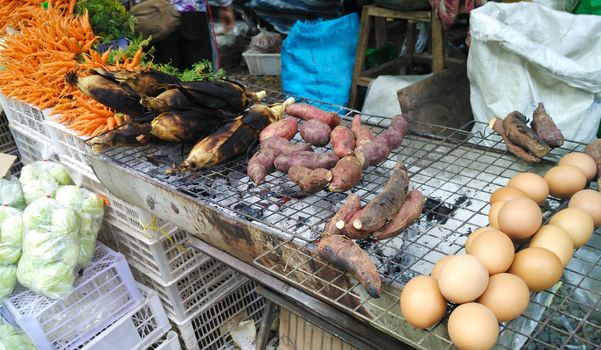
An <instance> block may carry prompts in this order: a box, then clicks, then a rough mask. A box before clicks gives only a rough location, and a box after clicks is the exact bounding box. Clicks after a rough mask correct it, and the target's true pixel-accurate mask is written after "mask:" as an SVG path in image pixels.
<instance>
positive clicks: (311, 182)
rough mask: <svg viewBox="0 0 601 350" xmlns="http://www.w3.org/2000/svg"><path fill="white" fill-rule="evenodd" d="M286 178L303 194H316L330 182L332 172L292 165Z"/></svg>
mask: <svg viewBox="0 0 601 350" xmlns="http://www.w3.org/2000/svg"><path fill="white" fill-rule="evenodd" d="M288 178H290V180H291V181H292V182H294V183H295V184H296V185H297V186H298V187H299V188H300V189H301V191H303V192H305V193H316V192H319V191H321V190H323V189H324V188H325V187H326V186H327V185H328V184H329V183H330V181H331V180H332V172H331V171H329V170H328V169H323V168H317V169H309V168H305V167H304V166H301V165H293V166H292V167H290V170H288Z"/></svg>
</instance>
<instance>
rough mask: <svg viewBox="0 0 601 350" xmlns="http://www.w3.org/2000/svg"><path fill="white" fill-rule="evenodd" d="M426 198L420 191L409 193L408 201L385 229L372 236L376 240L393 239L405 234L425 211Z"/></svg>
mask: <svg viewBox="0 0 601 350" xmlns="http://www.w3.org/2000/svg"><path fill="white" fill-rule="evenodd" d="M425 202H426V198H425V197H424V195H423V194H422V193H421V192H420V191H418V190H412V191H409V193H408V194H407V199H406V200H405V202H404V203H403V205H402V206H401V209H400V210H399V211H398V213H396V215H395V216H394V217H393V218H392V219H390V220H389V221H388V222H387V223H386V225H384V227H382V228H381V229H380V230H378V231H376V232H374V233H373V234H372V238H373V239H376V240H381V239H388V238H392V237H394V236H396V235H398V234H399V233H401V232H403V231H404V230H405V229H406V228H407V227H409V226H410V225H411V224H413V223H414V222H415V220H417V219H418V218H419V216H420V215H421V213H422V210H423V209H424V203H425Z"/></svg>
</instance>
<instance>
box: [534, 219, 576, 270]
mask: <svg viewBox="0 0 601 350" xmlns="http://www.w3.org/2000/svg"><path fill="white" fill-rule="evenodd" d="M528 246H529V247H533V248H534V247H538V248H545V249H547V250H549V251H551V252H552V253H553V254H555V255H557V257H558V258H559V260H561V264H562V265H563V267H566V266H567V265H568V263H569V262H570V260H571V259H572V254H574V242H572V238H571V237H570V235H569V234H568V233H567V232H566V231H565V230H564V229H562V228H561V227H559V226H557V225H543V226H541V228H540V229H538V232H536V233H535V234H534V236H532V238H531V239H530V243H529V244H528Z"/></svg>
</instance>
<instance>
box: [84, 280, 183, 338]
mask: <svg viewBox="0 0 601 350" xmlns="http://www.w3.org/2000/svg"><path fill="white" fill-rule="evenodd" d="M138 287H139V288H140V291H141V292H142V294H143V295H144V297H145V299H144V302H143V303H142V304H141V305H140V306H138V307H136V308H135V309H133V310H132V311H130V312H129V313H127V314H126V315H125V316H123V317H122V318H120V319H119V320H117V321H116V322H115V323H113V324H112V325H111V326H110V327H108V328H107V329H105V330H103V331H102V333H100V334H98V335H97V336H96V337H95V338H94V339H92V340H91V341H90V342H89V343H87V344H86V345H85V346H84V347H83V348H82V350H106V349H128V350H142V349H147V348H148V347H150V346H152V345H153V344H154V343H155V342H157V341H159V340H160V339H161V338H162V337H163V336H164V334H165V333H166V332H168V331H169V330H170V329H171V325H170V324H169V319H168V318H167V315H166V314H165V310H163V306H162V305H161V301H160V300H159V297H158V295H157V293H156V292H155V291H153V290H151V289H149V288H147V287H145V286H143V285H138Z"/></svg>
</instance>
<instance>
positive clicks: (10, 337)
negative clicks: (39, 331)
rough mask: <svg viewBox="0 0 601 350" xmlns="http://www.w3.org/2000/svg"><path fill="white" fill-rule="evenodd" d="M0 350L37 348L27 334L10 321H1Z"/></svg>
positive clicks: (29, 349)
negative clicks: (9, 322)
mask: <svg viewBox="0 0 601 350" xmlns="http://www.w3.org/2000/svg"><path fill="white" fill-rule="evenodd" d="M0 350H36V349H35V346H34V345H33V343H32V342H31V340H30V339H29V337H28V336H27V334H25V332H23V331H21V330H18V329H16V328H15V327H13V326H11V325H10V324H8V323H0Z"/></svg>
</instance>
